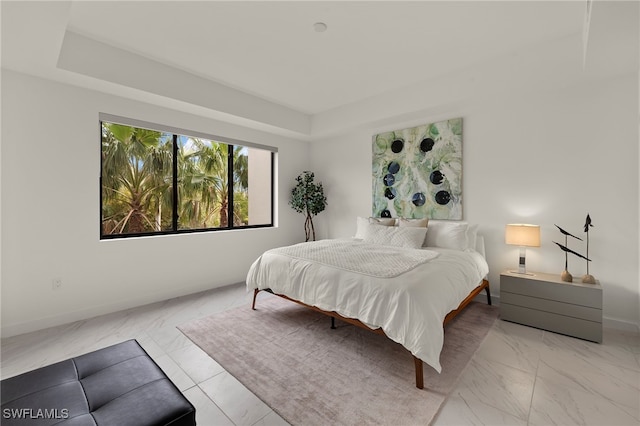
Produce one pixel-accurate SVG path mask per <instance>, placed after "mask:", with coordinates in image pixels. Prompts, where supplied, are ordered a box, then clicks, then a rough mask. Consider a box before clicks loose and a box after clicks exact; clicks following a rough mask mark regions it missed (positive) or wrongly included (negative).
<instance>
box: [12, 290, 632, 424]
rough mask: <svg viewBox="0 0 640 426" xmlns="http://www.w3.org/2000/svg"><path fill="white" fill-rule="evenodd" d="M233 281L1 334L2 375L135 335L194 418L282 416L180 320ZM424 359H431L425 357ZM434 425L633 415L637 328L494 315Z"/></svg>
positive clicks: (231, 302)
mask: <svg viewBox="0 0 640 426" xmlns="http://www.w3.org/2000/svg"><path fill="white" fill-rule="evenodd" d="M250 299H251V295H250V294H248V293H247V292H246V291H245V288H244V286H243V285H241V284H238V285H233V286H228V287H224V288H220V289H215V290H211V291H208V292H204V293H200V294H197V295H190V296H184V297H180V298H176V299H171V300H167V301H165V302H160V303H155V304H152V305H147V306H142V307H139V308H135V309H130V310H126V311H122V312H117V313H113V314H109V315H103V316H100V317H96V318H92V319H88V320H84V321H78V322H75V323H71V324H67V325H63V326H58V327H54V328H50V329H47V330H42V331H37V332H33V333H28V334H23V335H20V336H14V337H9V338H5V339H2V341H1V355H2V358H1V359H2V361H1V364H0V376H1V377H2V378H7V377H11V376H14V375H16V374H20V373H22V372H25V371H29V370H32V369H34V368H37V367H40V366H43V365H47V364H51V363H53V362H57V361H61V360H63V359H67V358H69V357H72V356H76V355H80V354H82V353H86V352H89V351H92V350H95V349H99V348H101V347H104V346H108V345H110V344H114V343H118V342H120V341H123V340H126V339H130V338H135V339H138V341H139V342H140V344H141V345H142V346H143V347H144V348H145V349H146V350H147V352H148V353H149V354H150V355H151V356H152V357H153V359H154V360H155V361H156V362H157V363H158V364H159V365H160V367H161V368H162V369H163V370H164V371H165V372H166V373H167V375H168V376H169V377H170V378H171V379H172V380H173V382H174V383H175V384H176V385H177V386H178V387H179V388H180V389H181V390H182V391H183V392H184V394H185V395H186V396H187V398H189V400H190V401H191V402H192V403H193V404H194V405H195V407H196V413H197V421H198V424H199V425H207V426H208V425H211V426H214V425H215V426H217V425H247V426H249V425H286V424H287V423H286V422H285V421H284V420H282V419H281V418H280V417H279V416H278V415H277V414H276V413H275V412H274V411H273V410H271V409H270V408H269V407H268V406H267V405H265V404H264V403H263V402H262V401H260V400H259V399H258V398H257V397H255V396H254V395H253V394H252V393H251V392H250V391H249V390H248V389H246V388H245V387H244V386H243V385H242V384H241V383H240V382H238V381H237V380H236V379H234V378H233V377H232V376H231V375H229V374H228V373H227V372H226V371H225V370H224V369H223V368H222V367H221V366H220V365H219V364H218V363H216V362H215V361H214V360H212V359H211V358H209V357H208V356H207V355H206V354H205V353H204V352H202V351H201V350H200V349H199V348H198V347H197V346H195V345H194V344H193V343H191V341H190V340H188V339H187V338H186V337H184V336H183V335H182V334H181V333H180V332H179V331H178V330H177V329H176V326H177V325H180V324H182V323H184V322H186V321H189V320H190V319H193V318H200V317H203V316H206V315H210V314H213V313H216V312H220V311H223V310H226V309H230V308H233V307H237V306H247V309H249V305H250ZM426 368H428V367H426ZM434 424H435V425H552V424H555V425H607V426H613V425H636V426H637V425H639V424H640V337H639V335H637V334H633V333H628V332H621V331H617V330H609V329H607V330H605V333H604V343H603V344H601V345H599V344H595V343H589V342H585V341H582V340H579V339H574V338H571V337H566V336H561V335H557V334H553V333H549V332H545V331H542V330H537V329H533V328H529V327H524V326H520V325H517V324H512V323H508V322H504V321H501V320H498V321H496V323H495V325H494V326H493V328H492V329H491V330H490V332H489V334H488V336H487V338H486V339H485V341H484V342H483V344H482V346H481V347H480V348H479V349H478V352H477V353H476V354H475V355H474V357H473V359H472V360H471V362H470V364H469V365H468V366H467V368H466V369H465V370H464V372H463V373H462V375H461V377H460V380H459V382H458V385H457V387H456V389H455V390H454V392H453V393H452V394H451V395H450V397H449V399H448V400H447V401H446V402H445V404H444V405H443V407H442V409H441V411H440V413H439V414H438V416H437V417H436V419H435V422H434Z"/></svg>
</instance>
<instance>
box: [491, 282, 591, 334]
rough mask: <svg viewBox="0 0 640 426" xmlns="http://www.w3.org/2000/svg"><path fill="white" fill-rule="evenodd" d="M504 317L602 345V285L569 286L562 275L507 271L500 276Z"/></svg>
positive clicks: (571, 284) (504, 318)
mask: <svg viewBox="0 0 640 426" xmlns="http://www.w3.org/2000/svg"><path fill="white" fill-rule="evenodd" d="M577 279H578V280H579V279H580V278H577ZM500 317H501V318H502V319H503V320H506V321H511V322H517V323H519V324H524V325H529V326H532V327H536V328H541V329H543V330H548V331H553V332H555V333H560V334H566V335H569V336H573V337H578V338H580V339H584V340H590V341H592V342H598V343H602V287H601V286H600V283H599V282H598V283H596V284H582V283H580V282H573V283H567V282H564V281H562V280H561V279H560V274H544V273H540V272H535V273H533V274H530V275H529V274H527V275H524V274H518V273H517V272H509V271H505V272H503V273H502V274H500Z"/></svg>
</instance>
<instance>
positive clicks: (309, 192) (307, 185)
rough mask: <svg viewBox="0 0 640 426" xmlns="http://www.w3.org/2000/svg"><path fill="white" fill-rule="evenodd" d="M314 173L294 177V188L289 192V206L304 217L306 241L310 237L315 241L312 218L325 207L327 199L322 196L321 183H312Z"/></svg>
mask: <svg viewBox="0 0 640 426" xmlns="http://www.w3.org/2000/svg"><path fill="white" fill-rule="evenodd" d="M314 177H315V175H314V173H313V172H309V171H304V172H302V173H300V174H299V175H298V177H296V182H297V183H296V186H294V187H293V189H292V190H291V198H290V199H289V205H290V206H291V207H292V208H293V209H294V210H295V211H297V212H298V213H302V214H304V215H305V216H306V219H305V235H306V241H309V238H310V237H313V240H314V241H315V239H316V234H315V229H314V227H313V219H312V216H315V215H317V214H318V213H320V212H321V211H323V210H324V209H325V207H326V206H327V197H325V195H324V190H323V188H322V183H317V184H316V183H315V182H314Z"/></svg>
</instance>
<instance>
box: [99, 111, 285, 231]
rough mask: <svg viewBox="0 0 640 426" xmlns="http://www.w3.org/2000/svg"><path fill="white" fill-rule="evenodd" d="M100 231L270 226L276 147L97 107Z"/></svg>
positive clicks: (271, 220) (271, 223)
mask: <svg viewBox="0 0 640 426" xmlns="http://www.w3.org/2000/svg"><path fill="white" fill-rule="evenodd" d="M100 127H101V175H100V185H101V196H100V206H101V221H100V237H101V238H103V239H107V238H122V237H131V236H143V235H156V234H172V233H184V232H196V231H211V230H220V229H236V228H252V227H265V226H273V193H274V191H273V165H274V156H275V152H276V149H275V148H271V147H264V146H259V145H255V144H251V143H247V142H239V141H232V140H230V139H226V138H221V137H215V136H207V135H203V134H199V133H197V132H189V131H184V130H180V129H172V128H169V127H166V126H161V125H156V124H151V123H145V122H140V121H135V120H129V119H123V118H120V117H115V116H108V115H106V114H101V116H100Z"/></svg>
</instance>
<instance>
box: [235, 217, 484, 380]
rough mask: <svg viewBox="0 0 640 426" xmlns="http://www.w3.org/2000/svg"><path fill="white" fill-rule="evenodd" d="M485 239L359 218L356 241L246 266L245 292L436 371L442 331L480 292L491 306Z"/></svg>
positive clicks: (435, 226) (443, 228) (275, 255)
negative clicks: (373, 336) (311, 313)
mask: <svg viewBox="0 0 640 426" xmlns="http://www.w3.org/2000/svg"><path fill="white" fill-rule="evenodd" d="M488 271H489V268H488V265H487V262H486V260H485V258H484V242H483V238H482V237H481V236H479V235H477V227H476V226H472V225H469V224H468V223H466V222H449V221H433V220H432V221H429V222H428V223H427V221H426V220H421V221H418V220H407V219H393V222H386V223H385V222H380V219H375V218H358V220H357V232H356V235H355V237H354V238H344V239H330V240H320V241H314V242H308V243H301V244H295V245H292V246H287V247H280V248H276V249H272V250H268V251H266V252H265V253H263V254H262V255H261V256H260V257H259V258H258V259H256V261H255V262H254V263H253V264H252V265H251V267H250V269H249V272H248V274H247V280H246V284H247V289H248V290H250V291H253V292H254V298H253V304H252V308H253V309H255V304H256V296H257V295H258V293H259V292H260V291H268V292H270V293H273V294H275V295H278V296H280V297H283V298H286V299H289V300H291V301H293V302H296V303H299V304H302V305H304V306H307V307H309V308H310V309H314V310H317V311H319V312H322V313H324V314H327V315H329V316H331V317H332V325H333V320H334V318H339V319H341V320H343V321H346V322H348V323H351V324H354V325H357V326H360V327H363V328H366V329H369V330H371V331H373V332H376V333H379V334H384V335H386V336H387V337H388V338H389V339H391V340H393V341H394V342H397V343H399V344H401V345H402V346H404V347H405V348H406V349H407V350H408V351H409V352H411V354H412V355H413V358H414V362H415V367H416V386H417V387H418V388H420V389H422V388H423V386H424V384H423V362H424V363H426V364H428V365H430V366H431V367H432V368H434V369H435V370H436V371H437V372H440V371H441V368H442V367H441V365H440V359H439V358H440V352H441V350H442V346H443V343H444V327H443V326H444V324H446V323H447V322H448V321H450V320H451V319H452V318H453V317H455V315H456V314H457V313H458V312H460V311H461V310H462V309H463V308H464V307H465V306H466V305H467V304H468V303H469V302H470V301H471V300H472V299H473V298H474V297H475V296H477V295H478V294H479V293H480V292H482V291H483V290H484V291H486V293H487V301H488V303H489V304H491V298H490V290H489V282H488V280H487V279H486V276H487V274H488Z"/></svg>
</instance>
